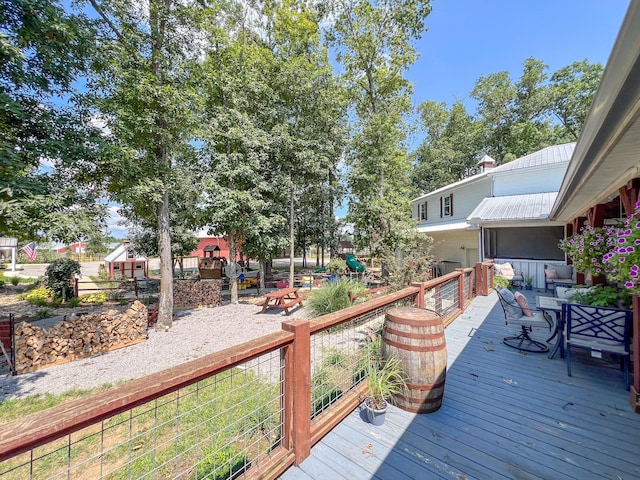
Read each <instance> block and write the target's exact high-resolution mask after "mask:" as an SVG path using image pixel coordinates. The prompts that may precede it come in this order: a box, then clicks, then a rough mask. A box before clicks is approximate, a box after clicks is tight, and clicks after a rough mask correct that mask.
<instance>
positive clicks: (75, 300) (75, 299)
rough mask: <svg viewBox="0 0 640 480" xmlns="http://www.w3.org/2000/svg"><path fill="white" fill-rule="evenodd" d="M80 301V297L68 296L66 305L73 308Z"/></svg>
mask: <svg viewBox="0 0 640 480" xmlns="http://www.w3.org/2000/svg"><path fill="white" fill-rule="evenodd" d="M80 302H82V300H81V299H80V298H78V297H73V298H70V299H69V300H67V303H66V305H67V307H71V308H75V307H77V306H78V305H79V304H80Z"/></svg>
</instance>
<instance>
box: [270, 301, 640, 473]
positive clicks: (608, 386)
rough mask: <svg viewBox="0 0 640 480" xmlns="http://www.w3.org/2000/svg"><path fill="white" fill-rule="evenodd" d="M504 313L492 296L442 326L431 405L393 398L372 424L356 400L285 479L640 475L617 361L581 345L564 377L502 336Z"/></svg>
mask: <svg viewBox="0 0 640 480" xmlns="http://www.w3.org/2000/svg"><path fill="white" fill-rule="evenodd" d="M525 293H528V292H525ZM537 294H539V292H538V293H536V292H533V293H531V294H529V297H528V300H529V302H530V304H531V305H535V300H536V298H535V295H537ZM504 320H505V319H504V313H503V311H502V308H501V307H500V305H499V302H498V298H497V295H496V294H495V293H493V294H491V295H489V296H488V297H477V298H475V299H474V301H473V302H472V304H471V306H470V307H469V308H468V309H467V310H466V311H465V314H464V315H463V316H461V317H459V318H457V319H456V321H455V322H453V323H452V324H451V325H450V326H449V327H447V329H446V330H445V336H446V342H447V351H448V371H447V383H446V386H445V392H444V398H443V403H442V407H441V408H440V409H439V410H438V411H437V412H435V413H431V414H423V415H416V414H412V413H408V412H405V411H403V410H400V409H399V408H396V407H392V408H390V409H389V411H388V412H387V416H386V422H385V424H384V425H383V426H374V425H371V424H369V423H367V422H366V421H364V420H363V418H362V414H361V412H360V409H359V408H357V409H356V410H355V411H353V412H352V413H351V414H350V415H349V416H348V417H347V418H346V419H345V420H343V421H342V422H341V423H340V425H338V426H337V427H336V428H335V429H333V430H332V431H331V432H330V433H329V434H328V435H326V436H325V437H324V439H323V440H322V441H321V442H320V443H319V444H317V445H316V446H315V447H314V448H313V449H312V450H311V457H309V458H308V459H307V460H305V461H304V462H303V463H302V464H301V465H300V466H299V467H292V468H291V469H289V470H288V471H287V472H286V473H285V474H284V475H283V476H282V478H283V479H284V480H290V479H310V478H318V475H319V473H320V472H322V473H323V475H325V476H329V474H330V475H331V478H336V479H341V478H343V479H353V478H398V479H410V478H443V477H447V478H456V477H458V478H494V479H502V478H503V479H507V478H509V479H512V478H537V479H547V478H567V479H580V480H590V479H594V480H595V479H598V480H599V479H601V478H636V477H637V476H638V472H640V457H639V456H638V455H637V452H638V449H639V448H640V437H639V436H638V435H637V432H638V429H639V428H640V416H639V415H638V414H636V413H633V411H632V409H631V408H630V407H629V393H628V392H627V391H626V390H625V382H624V380H623V378H622V376H621V375H620V372H619V370H618V367H619V365H618V363H617V362H613V363H612V362H605V361H604V360H603V359H595V358H592V357H590V356H588V355H581V354H580V353H578V354H577V355H576V356H575V358H574V362H573V371H572V376H571V377H569V376H567V371H566V361H565V360H564V359H561V358H560V357H556V358H554V359H549V358H548V357H547V355H536V354H522V353H521V352H520V351H518V350H516V349H513V348H507V347H506V346H505V345H502V344H501V340H502V337H504V336H505V335H507V334H508V333H509V331H510V330H511V328H510V327H508V326H505V323H504ZM547 335H548V330H546V329H543V330H541V331H540V333H539V334H538V336H542V337H544V336H547ZM534 338H535V337H534Z"/></svg>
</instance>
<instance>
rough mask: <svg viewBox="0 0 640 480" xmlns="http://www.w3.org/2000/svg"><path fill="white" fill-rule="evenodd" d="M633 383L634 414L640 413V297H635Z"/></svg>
mask: <svg viewBox="0 0 640 480" xmlns="http://www.w3.org/2000/svg"><path fill="white" fill-rule="evenodd" d="M632 298H633V328H632V331H633V337H632V342H633V359H632V361H633V383H632V384H631V387H630V388H629V394H630V398H629V402H630V403H631V408H632V409H633V411H634V412H636V413H640V405H638V402H639V401H640V334H639V333H640V296H638V295H634V296H633V297H632Z"/></svg>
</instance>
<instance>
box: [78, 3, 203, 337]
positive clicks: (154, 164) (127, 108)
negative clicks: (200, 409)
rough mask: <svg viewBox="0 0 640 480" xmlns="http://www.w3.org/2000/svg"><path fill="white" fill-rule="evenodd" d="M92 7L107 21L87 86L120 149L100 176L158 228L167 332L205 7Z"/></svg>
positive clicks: (116, 196) (162, 325) (161, 315)
mask: <svg viewBox="0 0 640 480" xmlns="http://www.w3.org/2000/svg"><path fill="white" fill-rule="evenodd" d="M89 1H90V3H91V5H92V6H93V8H94V9H95V11H96V12H97V13H98V15H99V16H100V19H101V24H100V33H101V36H100V39H99V42H100V52H101V54H102V55H101V57H99V58H98V59H97V61H96V62H95V65H94V68H95V70H96V75H95V76H94V77H93V78H92V79H91V82H90V83H89V86H90V88H91V90H92V93H93V100H94V102H93V105H94V106H95V107H96V108H97V109H98V110H99V111H100V112H101V113H102V118H103V120H104V121H105V123H106V125H107V128H108V130H109V132H110V137H109V138H110V140H111V141H112V142H113V144H114V147H117V148H118V155H113V156H111V157H110V158H109V159H107V160H106V161H104V162H102V163H101V164H100V166H99V168H98V170H97V172H96V177H98V178H101V179H103V180H104V182H105V183H106V185H107V189H108V193H109V196H110V198H111V199H113V200H115V201H117V202H119V203H120V204H122V205H126V206H127V208H128V209H129V210H130V212H132V214H133V215H134V216H135V217H137V218H140V219H142V220H143V221H144V222H154V223H155V231H156V232H157V241H158V252H159V255H160V273H161V280H160V297H159V301H158V303H159V309H158V321H157V326H156V328H157V329H158V330H166V329H168V328H170V327H171V325H172V316H173V262H172V248H171V222H170V210H171V209H170V204H171V195H170V193H172V192H175V191H176V190H177V189H181V188H185V189H186V188H191V185H189V184H187V183H185V182H183V181H182V179H181V178H180V174H181V171H182V169H181V167H182V166H183V165H185V163H188V162H190V161H191V160H192V159H193V158H194V154H193V150H194V146H193V145H192V144H191V143H190V142H191V140H193V139H194V130H195V127H194V118H195V117H194V115H193V114H192V112H193V111H194V104H195V103H196V101H195V93H194V85H193V83H192V72H191V70H192V66H193V65H196V64H197V60H198V58H199V54H200V51H201V49H200V48H199V46H200V44H199V41H200V37H199V36H198V35H197V33H198V30H197V28H196V27H197V23H196V19H197V15H196V14H197V13H198V12H199V7H190V6H189V5H188V4H186V3H181V2H179V1H175V0H150V1H149V2H148V3H144V4H137V3H135V2H134V3H132V2H122V1H120V0H107V1H105V2H104V3H102V4H99V3H98V2H97V1H96V0H89Z"/></svg>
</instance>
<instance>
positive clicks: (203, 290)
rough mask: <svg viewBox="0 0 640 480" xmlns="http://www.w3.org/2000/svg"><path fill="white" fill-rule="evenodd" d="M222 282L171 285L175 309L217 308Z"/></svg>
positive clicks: (200, 281) (210, 281)
mask: <svg viewBox="0 0 640 480" xmlns="http://www.w3.org/2000/svg"><path fill="white" fill-rule="evenodd" d="M221 292H222V280H197V281H193V280H186V281H177V282H174V283H173V304H174V306H175V307H176V308H194V307H195V308H202V307H217V306H219V305H220V301H221Z"/></svg>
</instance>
